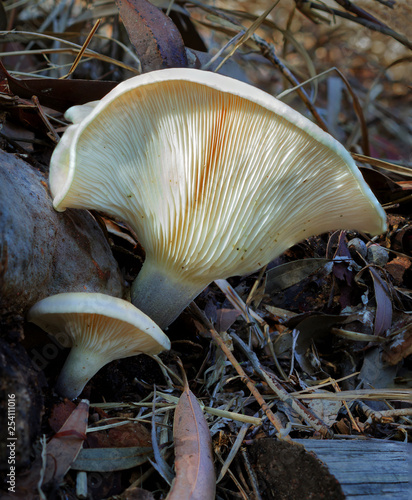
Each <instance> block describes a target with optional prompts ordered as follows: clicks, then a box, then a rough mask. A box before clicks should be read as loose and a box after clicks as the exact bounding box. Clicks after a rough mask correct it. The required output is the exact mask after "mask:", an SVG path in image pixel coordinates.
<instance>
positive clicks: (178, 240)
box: [50, 69, 386, 328]
mask: <svg viewBox="0 0 412 500" xmlns="http://www.w3.org/2000/svg"><path fill="white" fill-rule="evenodd" d="M86 106H87V105H86ZM66 117H67V118H68V119H69V120H71V121H73V122H74V124H73V125H71V126H70V127H69V128H68V129H67V131H66V132H65V134H64V135H63V137H62V139H61V141H60V143H59V145H58V146H57V147H56V149H55V152H54V154H53V157H52V160H51V165H50V187H51V191H52V194H53V197H54V206H55V208H56V209H57V210H64V209H65V208H66V207H73V208H89V209H95V210H101V211H103V212H106V213H108V214H111V215H112V216H115V217H117V218H119V219H121V220H123V221H125V222H127V223H129V225H130V226H131V227H132V228H133V230H134V231H135V232H136V234H137V236H138V238H139V240H140V242H141V243H142V245H143V247H144V248H145V250H146V261H145V263H144V265H143V268H142V270H141V272H140V274H139V275H138V277H137V279H136V281H135V282H134V284H133V287H132V302H133V303H134V304H135V305H136V306H137V307H139V308H141V309H142V310H143V311H145V312H146V313H147V314H148V315H149V316H150V317H152V318H153V319H154V320H155V321H156V323H158V324H159V325H160V326H161V327H162V328H164V327H166V326H168V325H169V324H170V323H171V322H172V321H173V320H174V319H175V318H176V317H177V316H178V315H179V313H180V312H181V311H182V310H183V309H184V308H185V307H186V305H188V304H189V303H190V301H191V300H192V299H193V298H195V297H196V296H197V295H198V294H199V293H200V292H201V291H202V290H203V289H204V288H205V287H206V286H207V285H208V284H209V283H210V282H211V281H213V280H215V279H219V278H221V279H223V278H227V277H229V276H233V275H241V274H246V273H251V272H253V271H256V270H258V269H259V268H260V267H262V266H264V265H265V264H267V263H268V262H270V261H271V260H273V259H274V258H275V257H277V256H278V255H280V254H281V253H283V252H284V251H285V250H287V249H288V248H289V247H290V246H292V245H294V244H296V243H298V242H299V241H302V240H303V239H305V238H307V237H309V236H313V235H315V234H320V233H324V232H327V231H329V230H335V229H357V230H361V231H365V232H368V233H371V234H379V233H382V232H384V231H385V228H386V223H385V220H386V217H385V213H384V211H383V209H382V207H381V206H380V205H379V203H378V201H377V200H376V198H375V196H374V195H373V194H372V192H371V190H370V189H369V187H368V186H367V184H366V183H365V181H364V180H363V178H362V175H361V173H360V171H359V170H358V168H357V166H356V165H355V163H354V161H353V160H352V158H351V156H350V155H349V153H348V152H347V151H346V150H345V149H344V148H343V146H342V145H341V144H340V143H338V142H337V141H336V140H335V139H333V138H332V137H331V136H330V135H329V134H327V133H325V132H323V131H322V130H321V129H320V128H319V127H317V126H316V125H315V124H313V123H312V122H310V121H309V120H308V119H306V118H305V117H303V116H302V115H300V114H299V113H298V112H296V111H295V110H293V109H292V108H290V107H289V106H287V105H286V104H284V103H282V102H281V101H279V100H277V99H276V98H274V97H272V96H270V95H269V94H266V93H265V92H263V91H261V90H259V89H256V88H254V87H253V86H251V85H248V84H245V83H242V82H239V81H237V80H234V79H231V78H228V77H225V76H222V75H218V74H215V73H209V72H205V71H200V70H195V69H167V70H160V71H155V72H152V73H147V74H143V75H140V76H137V77H134V78H131V79H130V80H127V81H125V82H123V83H121V84H120V85H118V86H117V87H116V88H115V89H114V90H113V91H112V92H110V93H109V94H108V95H106V96H105V97H104V98H103V99H102V100H101V101H100V102H99V103H97V104H96V103H92V104H91V105H89V107H88V108H84V107H83V106H82V107H73V108H70V109H69V110H68V111H67V113H66Z"/></svg>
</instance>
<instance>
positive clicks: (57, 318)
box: [27, 292, 170, 363]
mask: <svg viewBox="0 0 412 500" xmlns="http://www.w3.org/2000/svg"><path fill="white" fill-rule="evenodd" d="M27 320H28V321H30V322H32V323H35V324H36V325H38V326H39V327H40V328H42V329H43V330H44V331H46V332H47V333H49V334H50V335H53V336H55V337H57V338H58V340H59V341H60V343H62V344H64V347H80V348H82V349H84V350H87V351H90V352H93V353H101V354H103V355H104V357H105V360H106V362H105V363H109V362H110V361H112V360H114V359H120V358H125V357H129V356H134V355H136V354H141V353H147V354H158V353H159V352H161V351H163V350H167V349H170V340H169V338H168V337H167V335H165V334H164V333H163V332H162V330H161V329H160V328H159V327H158V326H157V325H156V323H155V322H154V321H152V320H151V319H150V318H149V317H148V316H147V315H146V314H144V313H143V312H142V311H140V310H139V309H138V308H137V307H135V306H134V305H133V304H131V303H130V302H127V301H126V300H123V299H119V298H116V297H111V296H110V295H105V294H102V293H81V292H80V293H59V294H57V295H52V296H51V297H46V298H45V299H42V300H40V301H39V302H37V303H36V304H35V305H34V306H33V307H32V308H31V309H30V310H29V312H28V314H27ZM64 336H65V337H64Z"/></svg>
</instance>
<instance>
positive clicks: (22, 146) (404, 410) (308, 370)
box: [0, 0, 412, 498]
mask: <svg viewBox="0 0 412 500" xmlns="http://www.w3.org/2000/svg"><path fill="white" fill-rule="evenodd" d="M37 3H38V2H34V1H31V0H27V1H26V2H24V3H23V4H21V5H19V4H17V5H16V6H15V5H13V4H12V3H11V2H10V3H7V2H6V10H5V12H6V15H7V22H8V24H7V26H2V28H3V31H2V33H1V35H2V44H3V47H2V50H3V52H2V61H1V68H0V69H1V71H0V78H1V87H0V88H1V93H0V106H1V115H0V118H1V120H2V130H1V136H0V137H1V140H2V149H4V150H6V151H8V152H12V153H15V154H18V155H24V157H25V158H28V160H29V161H30V162H31V163H32V164H33V165H38V164H40V165H44V170H45V171H46V170H47V161H48V158H49V156H50V153H51V151H52V149H53V146H54V143H55V141H56V140H57V138H58V136H59V134H60V133H61V132H62V131H63V130H64V128H65V125H66V122H65V120H64V118H63V116H62V113H63V112H64V111H65V109H67V108H68V107H69V106H72V105H75V104H82V103H84V102H88V101H90V100H95V99H99V98H100V97H102V96H103V95H105V94H106V93H107V92H108V91H109V90H111V89H112V88H113V87H114V86H115V85H116V83H117V82H119V81H122V80H124V79H125V78H128V77H130V76H132V75H134V74H137V73H139V72H140V71H141V69H142V67H145V64H147V66H146V67H150V64H151V62H150V61H147V60H144V59H143V60H142V57H141V55H139V53H137V55H136V52H135V48H136V49H137V50H139V47H133V44H132V43H131V42H130V40H129V39H128V37H127V34H126V33H125V31H124V29H123V28H122V26H121V23H120V21H119V18H118V11H117V8H116V5H115V3H114V2H111V1H102V2H94V3H93V4H91V5H90V8H88V9H84V6H83V4H82V3H81V2H77V1H75V2H71V3H70V2H49V3H48V4H46V3H44V5H43V3H41V6H40V7H39V6H37ZM59 3H60V5H59ZM118 3H119V4H121V3H122V2H118ZM332 3H333V2H332ZM364 3H365V5H366V4H367V6H365V8H358V7H355V6H354V4H353V3H351V2H346V3H344V2H340V1H336V2H335V4H336V5H334V7H333V8H330V7H327V8H326V7H324V6H323V5H321V4H320V3H319V4H312V5H311V6H310V7H307V6H306V5H305V3H304V2H303V3H302V2H296V4H295V3H294V2H293V1H285V2H283V1H281V2H277V3H275V2H273V3H270V2H257V4H256V9H258V8H259V9H260V11H259V13H258V12H257V10H256V11H250V10H249V9H246V11H240V10H237V9H238V8H239V6H238V3H237V2H229V1H227V2H220V3H219V4H218V6H213V7H212V6H211V5H209V4H208V3H206V2H205V3H203V2H198V1H193V2H190V3H186V2H184V1H175V2H170V3H169V2H166V1H164V2H162V1H157V2H154V4H155V5H157V6H158V7H159V6H160V7H163V8H164V10H166V9H169V10H170V18H171V19H172V21H173V22H174V23H175V24H177V23H178V22H180V23H181V24H180V25H179V26H180V31H181V34H182V37H183V42H184V44H185V46H186V47H189V49H190V50H191V53H192V55H190V54H189V56H188V58H189V60H190V59H191V57H192V56H193V55H194V59H196V58H198V60H199V61H201V60H205V59H204V54H201V53H200V52H199V53H197V50H198V48H199V44H200V42H199V40H201V42H202V44H203V46H204V47H207V48H208V49H209V50H210V54H215V55H216V57H215V58H214V60H213V61H211V63H210V66H211V67H213V65H214V67H215V68H216V67H217V66H222V70H223V71H226V74H229V75H231V76H234V77H236V78H241V79H244V80H246V81H249V82H250V83H253V84H255V85H257V86H259V87H260V88H263V89H264V90H266V91H268V92H270V93H272V94H273V95H279V96H280V97H281V98H282V99H283V100H285V102H288V103H289V104H291V105H292V106H293V107H295V108H296V109H298V110H299V111H301V112H304V113H306V114H311V115H312V117H313V119H314V120H315V121H317V123H318V125H320V126H321V127H322V128H323V129H325V130H327V131H329V132H331V133H334V134H338V138H339V140H341V142H343V144H344V145H346V146H347V147H348V148H350V151H351V153H352V156H353V157H354V159H355V160H356V161H357V162H358V163H359V164H362V168H361V170H362V174H363V175H364V177H365V179H366V180H367V182H368V183H369V185H370V186H371V188H372V190H373V191H374V192H375V194H376V196H377V197H378V198H379V200H380V201H381V203H383V204H384V206H385V208H386V209H387V212H388V222H389V230H388V232H387V234H385V235H381V236H380V237H378V238H374V239H373V240H370V239H369V238H368V237H367V236H366V235H363V234H357V233H352V232H340V233H335V234H330V235H322V236H318V237H314V238H310V239H308V240H305V241H303V242H302V243H301V244H299V245H296V246H295V247H293V248H291V249H290V250H288V251H287V252H285V254H283V255H282V256H281V257H279V258H278V259H276V261H275V262H273V263H271V264H269V266H268V268H267V269H266V270H262V272H261V273H259V274H257V275H252V276H247V277H241V278H231V279H229V280H218V281H217V282H216V283H215V284H212V285H210V286H209V287H208V288H207V289H206V290H205V291H204V292H203V293H202V294H201V295H200V297H199V298H198V299H196V303H194V304H192V305H191V306H190V307H189V308H188V309H187V310H186V311H185V312H184V313H183V314H182V315H181V317H180V318H179V319H178V321H176V322H175V324H173V325H172V326H171V327H170V328H169V330H168V332H167V333H168V334H169V336H170V337H171V339H172V350H171V352H170V353H166V354H162V355H161V356H160V357H153V358H149V357H146V356H141V358H142V359H139V360H138V361H135V360H133V359H128V360H122V361H116V362H113V363H112V364H110V365H109V366H108V367H106V368H105V369H103V370H102V371H101V372H100V373H99V374H98V375H97V376H96V377H95V378H94V379H93V380H92V381H91V383H90V384H89V387H88V389H86V394H85V395H86V396H87V398H88V399H90V400H91V405H90V410H89V407H88V403H87V402H85V401H83V402H81V403H79V404H77V405H74V404H72V403H70V402H67V401H66V402H63V403H61V402H60V401H57V400H56V397H55V396H54V395H53V393H52V386H53V377H55V375H56V371H58V366H57V364H56V363H55V364H54V366H51V367H50V368H49V369H48V371H47V372H46V375H47V376H48V378H49V388H48V390H47V392H46V397H45V404H44V413H45V416H44V418H43V424H42V433H43V434H45V435H46V436H47V437H48V439H49V441H47V442H46V441H45V440H44V439H41V438H40V435H39V437H38V438H37V441H36V446H35V450H37V452H36V454H35V455H36V458H35V460H34V461H33V464H32V466H31V468H27V470H25V471H22V482H21V487H22V488H23V489H24V495H25V496H24V495H23V496H22V497H21V498H29V497H30V496H35V495H36V494H37V495H39V496H40V497H42V495H43V496H44V492H43V488H45V491H46V492H47V494H51V493H52V492H54V493H53V494H55V493H57V492H58V491H60V492H62V491H66V492H67V491H76V487H77V486H76V478H77V479H78V482H79V483H80V482H81V478H82V477H83V478H84V476H82V475H81V474H82V473H83V472H88V476H86V491H87V494H88V495H89V497H90V498H106V497H113V498H143V497H144V495H145V494H146V495H147V497H148V498H164V497H166V495H167V494H169V496H168V498H173V497H174V496H176V495H177V494H179V496H183V495H185V497H186V496H187V498H214V495H215V489H216V497H217V498H239V497H240V498H271V497H270V495H269V494H268V493H267V490H264V488H266V487H270V486H271V487H273V484H272V485H270V484H269V486H268V483H267V480H268V477H267V475H265V471H264V466H262V464H263V463H264V459H263V458H262V456H259V453H258V451H257V450H259V449H260V447H261V446H264V447H267V453H266V454H267V457H268V459H270V460H271V461H272V463H273V461H276V455H275V453H276V452H274V451H273V450H274V449H275V448H274V446H275V444H274V443H278V445H276V446H284V447H288V446H289V447H292V448H293V451H290V449H287V448H285V449H286V450H288V451H285V452H283V451H282V452H280V453H281V454H282V457H284V459H285V461H286V462H285V469H289V470H290V469H293V467H294V466H296V464H297V462H296V460H298V459H297V458H296V457H295V458H294V459H293V460H292V458H291V457H292V456H295V455H299V453H300V454H302V453H303V455H302V463H303V461H304V460H305V459H306V453H305V451H304V449H303V448H302V447H300V446H299V447H297V446H296V445H294V443H295V440H297V439H300V440H302V439H303V440H314V438H316V439H319V438H323V439H324V440H328V439H331V438H334V439H333V440H331V441H330V442H331V443H332V444H331V449H333V442H336V440H343V439H346V440H348V441H350V440H351V439H376V440H381V441H391V442H394V443H395V442H402V441H406V440H408V436H410V430H411V424H412V421H411V419H412V415H411V413H412V411H411V406H412V405H411V399H412V398H411V386H412V382H411V373H412V367H411V352H412V348H411V346H412V341H411V338H412V335H411V332H412V330H411V328H412V327H411V325H412V322H411V314H412V292H411V289H412V266H411V263H412V243H411V242H412V223H411V206H412V195H411V189H412V185H411V180H410V177H411V175H412V169H411V167H412V165H411V163H410V146H411V144H410V133H411V124H410V121H409V118H408V111H407V110H408V106H409V107H410V105H411V103H410V92H409V91H408V86H407V83H406V82H407V81H408V76H410V74H411V73H410V68H409V67H408V66H407V64H408V63H410V55H409V53H408V48H410V41H409V40H408V39H407V37H406V34H405V33H403V32H402V30H400V31H399V32H397V31H396V29H394V28H392V27H391V26H390V24H391V23H390V22H389V21H388V24H386V22H385V19H382V18H379V16H378V15H377V14H376V12H375V7H376V6H375V5H374V4H375V3H378V2H374V1H371V2H364ZM127 4H133V5H134V6H136V5H137V6H138V4H139V2H127ZM129 7H130V6H129ZM335 7H336V8H335ZM123 8H124V7H123ZM133 8H134V7H133ZM388 8H389V7H388ZM403 8H406V7H404V6H398V5H395V6H393V10H392V11H391V16H392V17H391V21H392V22H393V24H394V26H395V25H396V26H401V23H400V22H399V21H400V19H399V18H397V17H396V16H397V13H398V12H399V14H398V16H401V15H402V14H401V12H402V9H403ZM368 9H369V10H368ZM397 9H398V10H397ZM132 10H133V9H132ZM378 10H379V9H378ZM124 12H125V11H124ZM130 12H131V11H130ZM261 12H264V14H265V15H261ZM379 12H380V11H379ZM130 15H132V14H130ZM376 16H377V17H376ZM98 20H100V25H99V26H98V28H97V24H96V21H98ZM127 21H128V22H130V23H132V22H133V19H127ZM182 21H183V24H182ZM140 22H141V20H140ZM359 24H360V25H362V28H359V26H358V25H359ZM147 25H150V23H147ZM183 25H184V26H185V29H183ZM94 26H95V29H94V30H93V27H94ZM130 26H131V24H130ZM46 29H47V30H50V31H46ZM331 29H335V31H334V33H333V36H329V35H328V33H329V34H330V33H332V32H331V31H329V30H331ZM51 30H53V31H51ZM165 35H166V34H165V33H161V30H160V31H159V34H158V35H157V38H156V35H154V37H155V40H154V41H155V42H156V41H158V42H162V40H164V36H165ZM132 40H133V39H132ZM136 43H137V42H136ZM163 43H164V42H163ZM386 44H388V46H387V47H386ZM382 46H383V47H382ZM181 57H184V56H181ZM210 57H211V56H210V55H209V56H208V59H206V61H205V62H204V63H202V64H208V61H209V60H210ZM155 60H156V59H155ZM225 61H227V62H225ZM223 63H224V64H223ZM159 64H162V62H160V63H159ZM22 68H24V69H25V70H24V71H22ZM336 74H337V75H338V76H337V77H336ZM69 75H70V76H69ZM33 96H35V97H33ZM333 96H335V97H333ZM12 127H14V128H12ZM10 130H13V132H10ZM28 132H29V133H28ZM95 217H96V218H97V219H98V220H99V221H101V222H102V227H104V228H106V231H107V237H108V239H109V241H110V243H111V245H112V249H113V253H114V255H115V257H116V258H117V260H118V262H119V265H120V267H121V268H122V269H123V270H124V275H125V278H126V279H128V280H129V281H132V279H133V277H134V276H135V275H136V274H137V272H138V270H139V265H140V264H139V263H141V262H142V260H143V258H144V252H143V250H142V249H141V247H140V246H139V244H138V241H136V238H135V236H134V235H133V233H132V232H131V231H130V230H128V229H127V228H125V227H124V226H123V225H120V226H119V225H118V224H119V221H112V220H110V219H108V218H107V217H105V216H104V214H95ZM180 360H181V361H180ZM180 363H182V364H183V367H184V372H185V374H186V375H185V377H186V376H187V379H188V380H187V381H185V382H184V383H183V381H182V377H181V375H180ZM185 377H184V378H185ZM154 386H155V387H156V391H153V387H154ZM61 405H63V407H64V410H63V413H61V414H60V416H58V417H56V412H57V408H58V407H59V406H61ZM86 419H88V425H87V426H86V424H85V422H86ZM173 420H174V424H173ZM65 422H66V423H65ZM73 422H74V423H73ZM67 429H68V430H67ZM150 429H152V438H150V436H149V435H150ZM115 432H116V433H117V434H115ZM136 434H139V436H140V435H141V437H142V439H141V441H142V442H140V441H139V442H137V440H138V439H140V438H137V437H136ZM274 438H276V441H274ZM268 439H269V440H272V441H271V442H270V443H269V444H268V441H267V440H268ZM409 440H410V437H409ZM265 449H266V448H265ZM153 450H155V455H153ZM173 450H174V452H173ZM282 450H283V448H282ZM76 457H77V458H76ZM156 457H161V460H163V461H164V465H165V467H167V469H165V468H164V469H162V467H160V466H159V460H157V458H156ZM153 460H155V461H156V462H154V461H153ZM277 462H278V465H279V467H280V464H281V463H282V461H281V460H278V461H277ZM154 463H157V466H156V467H153V465H152V464H154ZM51 464H52V465H51ZM173 465H174V473H175V474H176V479H175V480H174V483H172V484H173V486H172V488H171V490H170V492H169V493H168V491H169V481H167V480H165V478H164V477H163V476H162V470H169V472H171V471H172V469H173ZM279 467H278V470H277V475H278V476H277V477H278V479H279V478H283V481H284V483H285V484H286V485H287V486H288V485H289V487H290V485H291V484H292V482H293V481H294V479H293V478H292V477H291V476H287V475H285V476H282V471H281V470H280V468H279ZM302 467H303V465H302ZM310 467H314V465H311V466H310ZM52 469H53V470H52ZM68 469H70V470H69V472H68V473H67V470H68ZM92 474H98V479H99V481H98V484H97V483H96V481H95V483H94V484H93V481H91V479H92V478H93V476H92ZM322 474H326V471H323V472H322ZM215 476H216V477H217V478H218V479H217V481H216V479H215ZM96 477H97V476H95V478H96ZM320 477H326V476H322V475H321V476H320ZM24 478H26V479H24ZM27 478H28V479H27ZM272 479H273V478H272ZM199 481H200V483H199V484H201V485H202V486H201V489H202V491H205V492H206V491H207V492H208V493H207V494H206V493H205V494H204V495H203V496H202V495H200V496H196V495H195V494H193V496H190V495H192V493H193V490H192V488H193V487H194V489H195V490H196V487H195V486H194V485H196V484H197V482H199ZM96 484H97V485H96ZM338 490H339V489H338ZM338 490H337V493H336V495H337V498H338V497H339V495H340V493H339V491H338ZM178 491H179V493H177V492H178ZM289 491H290V488H289ZM299 494H301V493H299ZM133 495H140V496H133ZM279 498H281V497H279ZM282 498H293V496H292V493H290V496H289V497H282ZM299 498H301V497H299ZM307 498H309V496H308V494H307ZM330 498H332V496H330Z"/></svg>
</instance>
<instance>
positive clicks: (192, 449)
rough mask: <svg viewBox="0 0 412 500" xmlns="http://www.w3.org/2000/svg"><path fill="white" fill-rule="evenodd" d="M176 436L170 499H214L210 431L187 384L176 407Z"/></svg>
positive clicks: (174, 431) (168, 498) (214, 487)
mask: <svg viewBox="0 0 412 500" xmlns="http://www.w3.org/2000/svg"><path fill="white" fill-rule="evenodd" d="M173 437H174V443H175V470H176V477H175V479H174V481H173V484H172V487H171V489H170V492H169V494H168V496H167V500H185V499H190V500H208V499H210V500H214V498H215V491H216V475H215V469H214V465H213V458H212V441H211V437H210V432H209V428H208V426H207V423H206V420H205V417H204V415H203V412H202V410H201V408H200V405H199V403H198V401H197V399H196V398H195V396H194V395H193V393H192V392H191V391H190V389H189V388H188V387H187V386H186V387H185V390H184V392H183V394H182V395H181V397H180V399H179V403H178V404H177V406H176V411H175V418H174V426H173Z"/></svg>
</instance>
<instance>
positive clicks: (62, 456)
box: [44, 399, 89, 483]
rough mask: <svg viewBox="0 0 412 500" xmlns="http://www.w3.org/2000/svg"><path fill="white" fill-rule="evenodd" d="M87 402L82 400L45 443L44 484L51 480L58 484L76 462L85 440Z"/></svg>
mask: <svg viewBox="0 0 412 500" xmlns="http://www.w3.org/2000/svg"><path fill="white" fill-rule="evenodd" d="M88 415H89V402H88V401H87V399H82V400H81V401H80V403H79V404H78V406H77V408H76V409H75V410H74V411H73V412H72V413H71V415H70V417H69V418H68V419H67V420H66V422H65V423H64V424H63V426H62V427H61V429H60V430H59V432H58V433H57V434H55V435H54V436H53V438H52V439H51V440H50V441H49V442H48V443H47V447H46V455H47V462H46V471H45V474H44V483H47V482H48V481H50V480H51V479H53V480H54V481H56V482H57V483H60V482H61V480H62V479H63V477H64V476H65V474H66V472H67V471H68V470H69V469H70V466H71V464H72V463H73V462H74V461H75V460H76V457H77V455H78V454H79V452H80V450H81V448H82V446H83V441H84V440H85V439H86V430H87V418H88Z"/></svg>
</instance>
